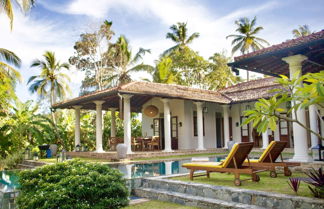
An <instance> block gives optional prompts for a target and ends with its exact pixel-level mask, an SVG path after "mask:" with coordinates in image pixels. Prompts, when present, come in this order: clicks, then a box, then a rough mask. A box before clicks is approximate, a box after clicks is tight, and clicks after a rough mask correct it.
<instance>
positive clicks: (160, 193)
mask: <svg viewBox="0 0 324 209" xmlns="http://www.w3.org/2000/svg"><path fill="white" fill-rule="evenodd" d="M134 192H135V195H137V196H139V197H144V198H148V199H155V200H160V201H165V202H173V203H177V204H181V205H186V206H194V207H199V208H218V209H236V208H246V209H263V208H262V207H258V206H255V205H248V204H243V203H237V202H230V201H224V200H219V199H214V198H206V197H201V196H197V195H188V194H185V193H180V192H171V191H166V190H158V189H150V188H138V189H135V191H134ZM264 209H265V208H264Z"/></svg>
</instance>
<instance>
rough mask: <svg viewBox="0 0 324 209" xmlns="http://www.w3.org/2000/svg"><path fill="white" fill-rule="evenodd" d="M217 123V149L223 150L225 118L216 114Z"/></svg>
mask: <svg viewBox="0 0 324 209" xmlns="http://www.w3.org/2000/svg"><path fill="white" fill-rule="evenodd" d="M215 122H216V129H215V130H216V147H217V148H221V147H223V146H224V134H223V130H224V127H223V118H222V114H221V113H218V112H216V114H215Z"/></svg>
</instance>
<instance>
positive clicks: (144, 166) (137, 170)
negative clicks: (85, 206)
mask: <svg viewBox="0 0 324 209" xmlns="http://www.w3.org/2000/svg"><path fill="white" fill-rule="evenodd" d="M223 159H224V157H223V156H212V157H209V161H211V162H220V161H221V160H223ZM188 162H191V158H190V159H183V160H175V161H170V160H169V161H163V162H156V163H134V164H115V165H109V166H110V167H112V168H116V169H118V170H120V171H121V172H122V173H123V174H124V177H125V178H127V179H131V178H141V177H154V176H168V175H172V174H181V173H188V170H187V169H186V168H183V167H182V164H184V163H188Z"/></svg>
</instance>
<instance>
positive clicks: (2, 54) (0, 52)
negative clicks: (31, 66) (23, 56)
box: [0, 48, 21, 67]
mask: <svg viewBox="0 0 324 209" xmlns="http://www.w3.org/2000/svg"><path fill="white" fill-rule="evenodd" d="M0 60H3V61H5V62H7V63H8V64H12V65H14V66H16V67H20V66H21V60H20V58H19V57H18V56H17V55H16V54H15V53H13V52H12V51H10V50H8V49H4V48H0Z"/></svg>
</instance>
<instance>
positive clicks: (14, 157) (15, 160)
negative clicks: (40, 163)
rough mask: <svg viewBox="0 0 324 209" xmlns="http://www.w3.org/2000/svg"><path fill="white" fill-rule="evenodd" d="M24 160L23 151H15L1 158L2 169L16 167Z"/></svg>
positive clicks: (0, 167) (0, 166)
mask: <svg viewBox="0 0 324 209" xmlns="http://www.w3.org/2000/svg"><path fill="white" fill-rule="evenodd" d="M23 160H24V154H23V152H15V153H13V154H11V155H8V156H7V157H6V158H5V159H2V160H0V170H3V169H5V170H9V169H14V168H16V166H17V165H18V164H19V163H21V162H22V161H23Z"/></svg>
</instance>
